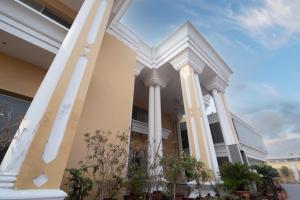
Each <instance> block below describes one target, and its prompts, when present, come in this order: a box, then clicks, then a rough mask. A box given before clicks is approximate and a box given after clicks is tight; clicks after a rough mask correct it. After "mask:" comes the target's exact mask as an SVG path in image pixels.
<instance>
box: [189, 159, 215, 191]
mask: <svg viewBox="0 0 300 200" xmlns="http://www.w3.org/2000/svg"><path fill="white" fill-rule="evenodd" d="M193 179H194V180H195V181H196V184H197V189H198V191H199V196H201V193H200V190H201V184H203V183H205V182H207V181H210V180H212V172H211V171H210V170H209V169H208V168H207V167H206V166H205V164H204V162H202V161H201V160H198V161H196V162H195V170H194V173H193Z"/></svg>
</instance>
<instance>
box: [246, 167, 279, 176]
mask: <svg viewBox="0 0 300 200" xmlns="http://www.w3.org/2000/svg"><path fill="white" fill-rule="evenodd" d="M251 168H252V169H255V170H256V171H257V173H259V174H261V175H263V177H265V178H276V177H279V173H278V171H277V170H276V169H275V168H273V167H272V166H270V165H266V164H256V165H252V166H251Z"/></svg>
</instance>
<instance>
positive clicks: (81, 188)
mask: <svg viewBox="0 0 300 200" xmlns="http://www.w3.org/2000/svg"><path fill="white" fill-rule="evenodd" d="M79 164H80V168H79V169H76V168H70V169H66V171H67V172H68V173H69V176H68V182H67V183H66V185H67V186H68V196H67V198H66V199H67V200H83V199H84V198H85V197H87V196H88V195H89V192H90V191H91V190H92V189H93V181H92V180H91V179H90V178H89V177H87V176H86V171H87V169H86V166H85V165H83V163H82V162H79Z"/></svg>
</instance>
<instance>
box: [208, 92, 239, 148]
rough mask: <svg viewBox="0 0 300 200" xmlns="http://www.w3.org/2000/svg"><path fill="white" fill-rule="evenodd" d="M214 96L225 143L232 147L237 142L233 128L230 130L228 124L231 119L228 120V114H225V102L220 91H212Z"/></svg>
mask: <svg viewBox="0 0 300 200" xmlns="http://www.w3.org/2000/svg"><path fill="white" fill-rule="evenodd" d="M212 96H213V98H214V102H215V107H216V110H217V114H218V118H219V122H220V126H221V130H222V134H223V138H224V142H225V144H226V145H232V144H234V143H235V142H234V138H233V135H232V134H233V133H231V128H230V125H229V123H228V120H231V119H227V114H226V112H225V107H224V104H223V101H222V99H221V96H220V94H219V91H218V90H217V89H213V90H212Z"/></svg>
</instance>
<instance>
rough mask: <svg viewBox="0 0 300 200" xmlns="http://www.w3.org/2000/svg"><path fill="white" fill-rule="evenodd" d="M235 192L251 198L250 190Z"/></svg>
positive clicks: (240, 195)
mask: <svg viewBox="0 0 300 200" xmlns="http://www.w3.org/2000/svg"><path fill="white" fill-rule="evenodd" d="M234 193H235V194H236V195H237V196H239V197H244V198H250V192H249V191H235V192H234Z"/></svg>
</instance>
